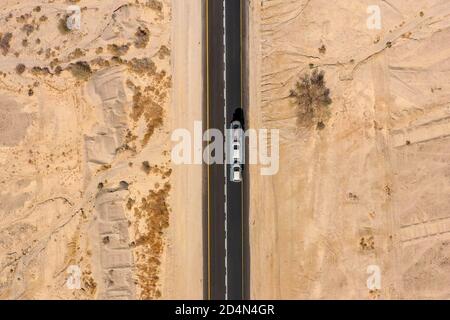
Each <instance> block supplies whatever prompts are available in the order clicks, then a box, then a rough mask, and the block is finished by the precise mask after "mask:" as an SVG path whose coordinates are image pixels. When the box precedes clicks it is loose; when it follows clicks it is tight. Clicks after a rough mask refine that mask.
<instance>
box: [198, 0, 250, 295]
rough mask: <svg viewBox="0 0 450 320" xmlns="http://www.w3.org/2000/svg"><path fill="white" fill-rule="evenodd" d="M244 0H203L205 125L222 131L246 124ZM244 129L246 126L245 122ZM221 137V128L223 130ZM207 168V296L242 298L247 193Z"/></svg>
mask: <svg viewBox="0 0 450 320" xmlns="http://www.w3.org/2000/svg"><path fill="white" fill-rule="evenodd" d="M242 17H243V1H242V2H241V1H240V0H222V1H220V0H206V38H207V41H206V79H207V81H206V83H207V85H206V86H207V88H206V91H207V93H206V95H207V98H206V118H207V125H206V127H207V128H216V129H219V130H221V131H222V132H223V133H224V130H225V129H227V128H230V124H231V122H232V121H233V120H240V121H241V122H242V124H243V125H244V126H245V121H244V120H245V119H244V114H245V106H244V105H243V81H242V79H243V72H242V67H243V65H242V61H243V51H242V38H243V37H242V31H243V23H242V21H243V20H242ZM244 130H245V127H244ZM224 136H225V133H224ZM207 170H208V173H207V176H208V177H207V190H208V195H207V198H208V205H207V230H208V232H207V248H208V250H207V251H208V252H207V261H206V265H207V277H208V281H207V288H206V291H207V298H208V299H213V300H224V299H229V300H241V299H246V298H248V297H247V292H248V278H249V277H248V269H247V262H248V250H247V247H248V245H247V238H248V237H247V235H246V232H247V227H248V226H247V210H246V207H247V206H246V199H245V196H246V193H245V192H244V191H245V189H246V188H245V186H246V185H247V180H248V177H247V175H246V174H244V181H243V182H242V183H235V182H231V181H230V180H229V175H230V174H229V172H230V167H229V165H224V164H212V165H209V166H208V168H207Z"/></svg>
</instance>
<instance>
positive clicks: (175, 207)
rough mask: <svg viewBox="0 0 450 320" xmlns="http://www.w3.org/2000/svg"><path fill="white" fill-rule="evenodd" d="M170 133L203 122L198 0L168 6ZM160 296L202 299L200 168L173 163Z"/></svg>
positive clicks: (201, 46) (199, 6) (199, 3)
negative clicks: (170, 68) (171, 83)
mask: <svg viewBox="0 0 450 320" xmlns="http://www.w3.org/2000/svg"><path fill="white" fill-rule="evenodd" d="M172 6H173V8H172V14H173V23H172V48H173V52H172V62H173V64H172V73H173V75H174V78H173V95H172V105H171V125H172V130H175V129H178V128H185V129H188V130H189V131H190V132H192V133H193V132H194V131H193V129H194V121H202V107H203V67H202V59H203V58H202V52H203V36H202V32H203V31H202V28H203V22H202V1H184V0H175V1H173V2H172ZM172 168H173V172H172V177H171V182H172V187H173V189H174V190H177V192H175V193H173V194H172V196H171V201H170V206H171V208H172V212H173V214H172V215H171V216H170V225H171V227H170V228H169V232H168V241H167V243H168V247H167V259H166V261H165V262H166V266H167V267H166V272H165V273H164V277H163V281H162V282H163V298H165V299H202V298H203V236H202V221H203V214H202V202H203V200H202V199H203V198H202V166H201V165H173V166H172Z"/></svg>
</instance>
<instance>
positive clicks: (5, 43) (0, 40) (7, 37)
mask: <svg viewBox="0 0 450 320" xmlns="http://www.w3.org/2000/svg"><path fill="white" fill-rule="evenodd" d="M11 39H12V33H11V32H8V33H5V34H4V35H3V34H1V33H0V50H1V51H2V54H3V55H4V56H6V55H7V54H8V51H9V49H10V44H9V43H10V42H11Z"/></svg>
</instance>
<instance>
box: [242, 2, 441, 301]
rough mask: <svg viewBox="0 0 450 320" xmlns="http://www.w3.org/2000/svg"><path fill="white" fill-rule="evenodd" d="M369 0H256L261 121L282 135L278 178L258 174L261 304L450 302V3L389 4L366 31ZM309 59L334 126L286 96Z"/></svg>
mask: <svg viewBox="0 0 450 320" xmlns="http://www.w3.org/2000/svg"><path fill="white" fill-rule="evenodd" d="M370 4H373V1H362V0H352V1H341V2H332V1H325V0H319V1H301V0H298V1H251V10H250V60H249V61H250V67H249V72H250V76H249V78H250V92H249V94H250V104H249V105H250V125H251V127H254V128H279V129H280V130H281V147H280V171H279V173H278V175H276V176H273V177H262V176H260V175H259V170H258V168H257V167H252V168H251V171H250V173H251V182H250V192H251V201H250V236H251V284H252V287H251V296H252V298H264V299H265V298H275V299H280V298H285V299H311V298H337V299H344V298H362V299H366V298H368V299H371V298H380V299H392V298H444V299H448V298H450V289H449V286H448V283H449V280H450V273H449V271H450V263H449V257H450V237H449V235H450V222H449V221H450V217H449V209H450V202H449V198H448V195H449V191H450V180H449V167H448V164H449V163H450V147H449V142H450V140H449V139H450V138H449V137H450V122H449V119H450V118H449V115H450V109H449V106H448V101H449V97H450V85H449V82H448V79H449V76H450V74H449V71H448V70H449V68H448V67H449V61H450V45H449V43H450V42H449V38H450V31H449V30H450V29H449V26H450V19H449V18H448V14H449V13H450V4H449V3H448V1H438V0H435V1H425V0H423V1H414V3H412V2H410V1H405V0H393V1H389V2H388V1H382V2H381V1H380V2H379V5H380V8H381V12H382V26H383V28H382V29H381V30H369V29H368V28H367V27H366V19H367V17H368V14H367V11H366V10H367V7H368V5H370ZM322 45H323V46H324V47H325V49H326V50H325V51H324V50H322V52H321V51H319V48H321V47H322ZM310 63H312V64H314V66H318V67H319V69H321V70H323V71H325V80H326V86H327V87H328V88H329V89H330V91H331V98H332V100H333V102H332V104H331V105H330V106H329V109H330V117H329V119H327V120H326V121H325V123H324V125H325V128H324V129H323V130H317V129H316V128H315V126H314V127H313V128H312V129H301V128H299V123H298V119H297V116H296V113H295V105H293V102H292V99H290V98H289V92H290V89H292V88H293V87H294V84H295V81H296V80H297V79H298V77H299V76H301V75H302V74H303V73H305V72H309V67H308V65H309V64H310ZM369 265H377V266H379V267H380V270H381V290H372V291H371V290H369V288H368V287H367V285H366V281H367V278H368V276H369V275H368V274H367V268H368V266H369Z"/></svg>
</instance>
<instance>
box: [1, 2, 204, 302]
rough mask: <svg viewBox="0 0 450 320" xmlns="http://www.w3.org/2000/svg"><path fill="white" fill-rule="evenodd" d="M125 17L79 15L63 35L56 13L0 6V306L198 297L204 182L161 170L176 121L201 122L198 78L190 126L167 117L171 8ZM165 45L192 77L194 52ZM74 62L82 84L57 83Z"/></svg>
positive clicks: (150, 7) (57, 9)
mask: <svg viewBox="0 0 450 320" xmlns="http://www.w3.org/2000/svg"><path fill="white" fill-rule="evenodd" d="M139 2H140V4H139ZM147 2H148V4H147V5H145V3H147ZM127 3H128V1H101V2H98V3H97V2H96V4H95V6H93V5H92V3H91V2H90V1H87V0H86V1H84V0H82V1H79V2H78V3H77V4H78V5H79V6H80V7H81V8H82V18H81V21H82V24H81V30H79V31H70V32H69V31H67V30H66V31H64V30H63V29H61V28H58V21H59V20H60V19H63V18H64V15H65V9H66V8H67V3H66V1H54V2H53V3H51V4H42V3H41V1H27V2H26V4H20V3H19V4H17V2H16V1H3V2H2V4H1V6H0V21H1V23H2V25H3V26H4V28H2V33H3V34H2V35H1V37H2V40H1V41H2V43H1V48H0V49H1V52H0V55H1V59H0V71H1V72H2V75H1V77H0V101H1V103H0V130H1V131H2V138H1V139H0V165H1V167H2V171H1V173H0V186H1V191H0V220H1V222H0V298H5V299H21V298H22V299H27V298H29V299H157V298H161V297H168V296H173V297H175V296H176V297H201V293H202V288H201V287H202V284H201V266H202V251H201V250H202V249H201V190H200V188H199V186H200V185H201V168H195V169H194V170H192V171H191V170H188V169H183V168H181V169H179V168H173V169H174V173H173V174H172V168H171V164H170V150H171V144H170V132H171V129H172V127H173V126H172V121H179V124H178V125H177V126H183V125H184V122H183V121H184V120H191V119H190V117H192V119H195V118H196V117H197V116H198V117H200V118H201V108H202V105H201V92H200V88H201V73H200V72H198V76H197V77H198V78H197V79H195V83H196V86H195V88H191V89H192V90H191V89H190V90H189V96H188V91H187V89H186V91H185V92H186V96H185V97H186V98H187V97H191V98H190V104H189V110H190V112H189V113H185V112H186V110H187V105H186V107H185V109H184V111H182V110H181V109H178V108H176V107H173V108H172V107H170V106H171V104H172V100H171V95H172V89H171V87H172V75H171V73H172V66H171V40H170V38H171V21H172V17H171V1H170V0H164V1H138V2H136V3H135V2H133V4H132V5H129V6H127V5H126V4H127ZM175 8H179V3H176V6H175ZM178 12H179V11H178ZM10 14H11V15H10ZM193 15H194V16H195V14H194V13H193ZM177 16H179V14H177ZM193 18H194V17H193ZM184 23H185V24H186V21H185V22H184ZM199 23H200V22H199ZM180 25H181V22H178V26H180ZM178 28H179V27H178ZM192 28H193V29H192V30H193V31H192V32H193V33H195V34H197V36H199V35H200V34H201V33H200V31H199V30H200V26H195V27H194V26H192ZM197 28H198V29H197ZM27 31H28V32H29V34H28V35H27ZM184 31H185V30H184V29H183V33H184ZM8 32H11V34H12V37H11V39H9V36H8V35H7V33H8ZM175 39H179V40H177V41H176V46H175V47H177V48H178V50H177V51H178V55H180V56H181V57H182V56H183V49H182V48H181V49H180V47H182V46H185V48H187V47H188V45H194V47H195V48H194V47H192V50H193V53H194V56H193V58H194V59H193V60H189V63H186V65H188V66H189V67H191V68H192V69H191V70H190V71H186V73H184V71H183V74H181V76H184V75H186V74H187V72H190V73H192V74H196V73H197V70H200V69H201V68H200V62H199V61H200V55H198V58H197V56H196V55H197V53H198V52H199V49H198V48H197V47H196V46H197V44H196V43H194V42H191V43H189V44H188V43H187V42H186V43H184V44H181V46H180V44H179V43H178V42H179V41H183V39H181V38H179V36H178V38H177V36H176V37H175ZM25 40H26V41H25ZM114 45H116V47H114ZM198 46H199V47H200V44H198ZM99 48H101V50H100V49H99ZM76 49H78V50H76ZM113 55H116V56H120V57H119V58H113ZM134 58H136V59H141V60H134ZM197 59H198V60H197ZM77 61H80V62H86V63H87V64H89V66H90V68H91V71H92V72H89V70H87V69H86V64H84V65H83V64H80V65H78V67H79V68H78V69H77V70H78V71H77V70H75V71H74V73H72V72H71V71H70V70H65V69H66V68H67V67H68V66H70V64H71V63H76V62H77ZM20 63H23V64H25V66H26V68H25V71H23V73H21V74H18V73H17V72H16V66H17V65H18V64H20ZM177 65H178V66H180V62H179V61H176V60H175V68H174V70H175V71H176V70H177V67H176V66H177ZM58 66H59V67H61V70H59V71H60V72H59V71H58V68H57V67H58ZM33 67H40V68H43V69H39V68H38V69H34V70H33V69H32V68H33ZM182 67H183V66H181V68H182ZM45 68H48V70H47V69H45ZM175 81H176V82H175V87H176V88H180V87H183V85H182V83H183V81H185V80H184V79H182V78H180V77H179V76H178V77H176V78H175ZM185 88H187V86H185ZM180 91H181V90H180ZM178 99H179V98H178V97H175V98H174V100H173V103H174V104H173V105H174V106H175V103H178V102H177V101H178ZM181 100H182V101H181V102H180V103H179V105H180V106H181V107H183V106H185V104H183V103H184V99H181ZM172 119H173V120H172ZM190 123H191V121H189V122H188V124H190ZM172 175H173V176H172ZM188 179H189V180H188ZM172 181H173V183H172ZM188 181H189V184H190V185H188ZM185 190H188V192H189V193H188V194H187V193H185ZM184 197H187V199H189V201H185V199H186V198H184ZM197 200H198V201H197ZM189 206H190V207H189ZM191 208H192V210H191ZM185 228H186V229H185ZM167 236H168V238H167ZM184 246H186V248H185V247H184ZM191 247H192V248H193V250H190V249H189V248H191ZM71 265H73V266H77V267H78V268H79V270H80V272H81V279H80V280H81V281H80V282H81V283H80V286H81V287H80V288H79V289H71V288H69V287H68V286H67V279H68V278H70V275H69V274H68V270H69V268H70V266H71ZM174 267H175V268H174ZM184 272H190V273H189V276H186V274H185V273H184ZM74 276H75V275H74ZM185 277H186V278H189V279H191V280H190V281H189V282H188V281H187V280H184V281H186V283H185V282H182V281H181V280H179V279H185ZM192 278H196V280H195V281H192ZM167 279H170V280H167ZM171 281H172V282H171ZM167 284H169V287H168V285H167ZM185 288H186V290H187V291H186V292H183V291H182V290H183V289H185ZM179 292H181V293H180V294H179ZM178 294H179V295H178Z"/></svg>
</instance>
